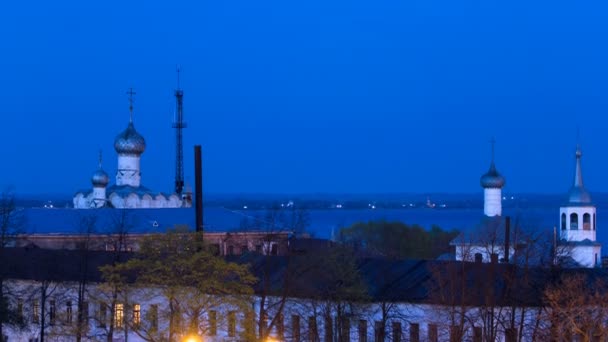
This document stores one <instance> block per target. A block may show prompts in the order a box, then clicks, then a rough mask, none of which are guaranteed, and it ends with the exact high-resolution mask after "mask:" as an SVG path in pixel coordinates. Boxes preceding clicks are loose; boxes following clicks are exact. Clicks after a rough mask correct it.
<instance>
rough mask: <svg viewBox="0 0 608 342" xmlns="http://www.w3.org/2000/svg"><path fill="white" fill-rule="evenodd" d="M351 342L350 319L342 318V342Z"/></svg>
mask: <svg viewBox="0 0 608 342" xmlns="http://www.w3.org/2000/svg"><path fill="white" fill-rule="evenodd" d="M348 341H350V319H349V318H348V317H342V319H341V320H340V342H348Z"/></svg>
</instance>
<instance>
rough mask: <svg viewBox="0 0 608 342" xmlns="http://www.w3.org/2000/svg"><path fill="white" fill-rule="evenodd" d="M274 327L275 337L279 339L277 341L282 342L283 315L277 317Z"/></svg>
mask: <svg viewBox="0 0 608 342" xmlns="http://www.w3.org/2000/svg"><path fill="white" fill-rule="evenodd" d="M276 327H277V337H278V338H279V340H284V339H285V318H284V317H283V314H279V315H278V317H277V322H276Z"/></svg>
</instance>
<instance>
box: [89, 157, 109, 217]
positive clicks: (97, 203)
mask: <svg viewBox="0 0 608 342" xmlns="http://www.w3.org/2000/svg"><path fill="white" fill-rule="evenodd" d="M91 183H93V199H92V201H91V206H92V207H94V208H101V207H103V206H105V203H106V187H107V186H108V184H109V183H110V177H109V176H108V174H107V173H106V172H105V171H104V170H103V168H102V167H101V151H99V168H98V169H97V171H95V173H93V177H91Z"/></svg>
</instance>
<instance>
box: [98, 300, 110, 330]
mask: <svg viewBox="0 0 608 342" xmlns="http://www.w3.org/2000/svg"><path fill="white" fill-rule="evenodd" d="M107 310H108V309H107V306H106V304H105V303H99V316H98V317H97V320H98V324H99V327H100V328H105V327H106V320H107V314H108V313H107Z"/></svg>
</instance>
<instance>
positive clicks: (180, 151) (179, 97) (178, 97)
mask: <svg viewBox="0 0 608 342" xmlns="http://www.w3.org/2000/svg"><path fill="white" fill-rule="evenodd" d="M176 71H177V89H176V90H175V106H176V108H175V122H174V123H173V128H175V193H177V194H178V195H179V196H181V195H182V192H183V191H184V146H183V138H182V129H184V128H186V127H187V125H186V123H185V122H184V112H183V109H184V108H183V107H184V92H183V90H182V89H181V88H180V84H179V81H180V80H179V76H180V71H181V70H180V67H179V66H177V70H176Z"/></svg>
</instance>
